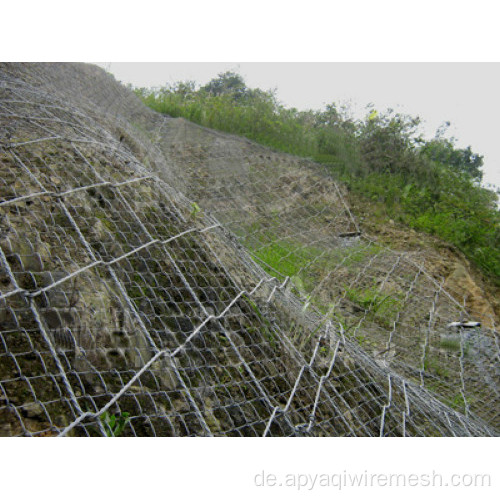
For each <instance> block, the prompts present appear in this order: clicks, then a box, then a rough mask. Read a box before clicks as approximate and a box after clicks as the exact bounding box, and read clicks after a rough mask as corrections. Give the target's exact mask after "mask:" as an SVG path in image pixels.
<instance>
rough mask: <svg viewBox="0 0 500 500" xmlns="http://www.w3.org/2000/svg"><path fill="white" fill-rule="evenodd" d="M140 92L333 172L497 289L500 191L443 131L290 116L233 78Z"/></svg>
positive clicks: (337, 111)
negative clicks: (452, 251) (427, 135)
mask: <svg viewBox="0 0 500 500" xmlns="http://www.w3.org/2000/svg"><path fill="white" fill-rule="evenodd" d="M136 93H137V94H138V95H139V96H140V97H141V98H142V100H143V101H144V102H145V103H146V104H147V105H148V106H150V107H151V108H153V109H155V110H156V111H159V112H162V113H166V114H169V115H171V116H174V117H179V116H182V117H184V118H187V119H188V120H191V121H193V122H196V123H198V124H201V125H203V126H207V127H211V128H215V129H218V130H222V131H225V132H230V133H233V134H239V135H243V136H246V137H248V138H250V139H253V140H255V141H257V142H259V143H261V144H264V145H266V146H270V147H272V148H274V149H277V150H281V151H285V152H288V153H292V154H296V155H300V156H304V157H308V158H312V159H314V160H315V161H317V162H320V163H323V164H325V165H327V166H328V168H329V169H330V170H331V172H332V174H333V175H335V176H336V177H339V178H340V179H341V180H342V181H344V182H345V183H346V184H347V185H348V187H349V188H350V189H351V190H352V191H354V192H356V193H358V194H360V195H362V196H363V197H365V198H368V199H369V200H371V201H372V202H375V203H378V204H380V205H381V206H383V208H384V210H383V212H384V214H385V217H386V218H391V219H394V220H396V221H398V222H400V223H403V224H406V225H407V226H409V227H412V228H414V229H416V230H419V231H423V232H426V233H430V234H434V235H436V236H439V237H440V238H442V239H443V240H445V241H447V242H449V243H451V244H453V245H456V246H457V247H458V248H459V249H460V250H462V251H463V252H464V253H465V254H466V255H467V257H468V258H469V259H471V260H472V261H473V262H475V263H476V264H477V265H478V266H479V267H480V268H481V269H482V271H483V272H484V274H485V275H487V276H489V277H491V278H492V279H493V280H494V281H496V282H497V283H500V212H499V211H498V208H497V206H496V201H497V194H496V193H494V192H492V191H490V190H488V189H485V188H483V187H481V186H480V181H481V177H482V173H481V170H480V168H481V166H482V164H483V158H482V157H481V156H480V155H478V154H476V153H474V152H472V151H471V149H470V147H468V148H465V149H459V148H457V147H456V146H455V143H454V140H453V139H451V140H450V139H445V138H444V137H443V135H444V130H443V129H440V130H438V132H437V133H436V136H435V137H434V138H433V139H432V140H424V139H423V138H422V136H421V135H419V132H418V130H419V124H420V120H419V119H418V118H414V117H410V116H407V115H402V114H399V113H394V112H393V111H392V110H388V111H387V112H386V113H379V112H377V111H376V110H374V109H370V110H369V112H368V113H367V116H366V118H365V119H363V120H353V119H352V118H351V117H350V116H349V114H348V110H346V109H343V108H339V107H337V106H336V105H335V104H334V103H332V104H329V105H327V106H326V107H325V109H324V110H321V111H312V110H308V111H298V110H297V109H295V108H292V109H288V108H285V107H284V106H282V105H281V104H280V103H279V102H278V100H277V99H276V95H275V93H274V92H273V91H262V90H260V89H250V88H248V87H247V86H246V84H245V82H244V80H243V79H242V77H241V76H240V75H237V74H235V73H231V72H226V73H223V74H220V75H219V76H218V77H217V78H214V79H213V80H212V81H210V82H209V83H208V84H207V85H205V86H203V87H197V86H196V84H195V83H194V82H189V81H188V82H181V83H177V84H175V85H171V86H167V87H163V88H161V89H159V90H148V89H137V90H136ZM448 125H449V124H448ZM273 250H277V249H273ZM277 253H279V252H278V251H277ZM300 259H301V258H300V256H299V257H298V262H297V263H296V265H297V266H299V265H300V264H301V261H300ZM291 266H292V268H293V267H296V266H295V264H291ZM280 271H281V269H280ZM290 271H293V269H291V270H290ZM285 274H290V273H289V272H285Z"/></svg>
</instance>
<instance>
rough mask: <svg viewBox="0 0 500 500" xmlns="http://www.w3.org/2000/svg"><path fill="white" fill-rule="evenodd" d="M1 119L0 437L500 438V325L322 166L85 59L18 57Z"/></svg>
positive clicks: (0, 69)
mask: <svg viewBox="0 0 500 500" xmlns="http://www.w3.org/2000/svg"><path fill="white" fill-rule="evenodd" d="M0 130H1V131H2V132H1V133H0V167H1V173H2V175H1V182H0V262H1V274H0V283H1V288H0V434H1V435H27V436H33V435H38V436H43V435H59V436H98V435H110V434H113V432H115V431H116V432H118V431H117V430H116V429H117V427H113V426H111V427H110V426H109V422H110V419H111V418H116V419H117V420H119V419H120V418H121V419H123V422H124V423H125V426H124V428H123V430H121V429H120V432H122V435H126V436H148V435H151V436H193V435H207V436H263V435H264V436H410V435H416V436H428V435H451V436H458V435H495V434H496V433H497V432H498V428H499V427H500V426H499V422H498V398H499V395H498V352H499V348H498V334H497V333H496V330H495V322H494V318H492V321H490V324H489V325H484V324H483V327H482V328H476V329H475V330H472V331H465V330H463V329H459V330H458V331H454V330H450V329H449V328H447V326H446V325H447V324H448V323H450V321H456V320H457V319H460V318H463V317H465V316H466V315H467V314H468V311H467V310H466V309H467V308H466V307H465V308H464V306H463V305H461V303H460V301H459V298H457V297H454V296H453V293H452V290H447V287H446V283H445V282H444V281H443V280H441V279H440V278H439V277H438V276H432V275H431V273H430V271H428V270H426V269H425V266H424V259H423V258H422V257H421V256H420V255H419V254H418V253H410V252H395V251H393V250H390V249H388V248H385V247H384V246H382V245H380V244H378V243H377V242H376V241H373V240H372V239H371V238H369V237H367V236H365V235H363V234H361V231H360V226H359V224H358V222H357V221H356V219H355V218H354V216H353V214H352V213H351V210H350V208H349V205H348V203H347V201H346V193H345V191H343V189H342V187H341V186H340V185H339V184H337V183H336V182H335V181H334V180H333V179H332V178H331V176H330V174H329V173H328V171H326V170H325V169H324V168H322V167H320V166H318V165H315V164H313V163H312V162H309V161H307V160H298V159H296V158H294V157H292V156H290V155H285V154H281V153H276V152H272V151H270V150H268V149H266V148H263V147H261V146H258V145H255V144H252V143H250V142H249V141H246V140H245V139H242V138H237V137H234V136H227V135H225V134H221V133H218V132H214V131H209V130H206V129H203V128H202V127H198V126H196V125H193V124H190V123H188V122H186V121H184V120H174V119H171V118H168V117H164V116H160V115H158V114H156V113H153V112H152V111H150V110H148V109H147V108H145V107H144V106H143V105H142V104H141V103H140V102H139V101H138V100H137V99H136V98H135V97H134V96H133V95H132V94H131V93H130V91H128V90H127V89H125V88H123V87H122V86H120V85H119V84H117V83H116V82H115V81H113V79H112V78H111V77H110V76H109V75H106V74H105V73H104V72H103V71H102V70H99V69H97V68H95V67H92V66H87V65H72V64H47V65H44V64H35V65H28V64H20V65H16V64H2V65H0ZM473 319H474V318H473Z"/></svg>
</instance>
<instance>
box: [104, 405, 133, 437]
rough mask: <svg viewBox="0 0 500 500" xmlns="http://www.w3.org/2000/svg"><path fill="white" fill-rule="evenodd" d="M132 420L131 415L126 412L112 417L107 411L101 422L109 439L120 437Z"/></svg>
mask: <svg viewBox="0 0 500 500" xmlns="http://www.w3.org/2000/svg"><path fill="white" fill-rule="evenodd" d="M129 420H130V417H129V413H127V412H126V411H124V412H123V413H121V414H120V415H118V416H116V415H111V414H109V413H108V412H107V411H105V412H104V413H103V414H102V415H101V421H102V423H103V425H104V430H105V431H106V436H108V437H118V436H119V435H120V434H121V433H122V432H123V429H124V428H125V426H126V425H127V424H128V422H129Z"/></svg>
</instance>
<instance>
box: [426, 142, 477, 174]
mask: <svg viewBox="0 0 500 500" xmlns="http://www.w3.org/2000/svg"><path fill="white" fill-rule="evenodd" d="M421 151H422V153H423V154H424V155H425V156H427V157H428V158H429V159H430V160H432V161H436V162H439V163H441V164H442V165H446V166H448V167H449V168H451V169H452V170H453V171H455V172H457V173H460V174H466V175H468V176H470V177H471V178H472V179H474V180H476V181H481V179H482V178H483V173H482V172H481V170H480V169H481V167H482V166H483V158H484V157H483V156H481V155H478V154H476V153H474V152H473V151H472V150H471V147H470V146H467V147H466V148H464V149H456V148H455V147H454V146H453V139H452V140H449V139H441V138H435V139H433V140H432V141H429V142H427V143H425V144H424V146H423V147H422V148H421Z"/></svg>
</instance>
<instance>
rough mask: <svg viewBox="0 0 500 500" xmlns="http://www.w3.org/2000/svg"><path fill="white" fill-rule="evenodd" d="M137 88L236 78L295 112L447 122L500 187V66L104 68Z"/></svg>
mask: <svg viewBox="0 0 500 500" xmlns="http://www.w3.org/2000/svg"><path fill="white" fill-rule="evenodd" d="M99 65H101V66H103V67H105V68H106V69H108V70H109V71H110V72H111V73H113V74H114V75H115V77H116V78H117V79H118V80H120V81H122V82H124V83H131V84H133V85H135V86H139V87H141V86H144V87H154V86H161V85H164V84H166V83H173V82H175V81H180V80H195V81H196V82H198V83H199V84H204V83H206V82H207V81H209V80H210V79H211V78H214V77H215V76H217V74H218V73H220V72H222V71H226V70H235V71H237V72H239V73H240V74H241V75H242V76H243V77H244V78H245V81H246V83H247V85H248V86H250V87H259V88H261V89H264V90H267V89H271V88H276V89H277V95H278V98H279V100H280V101H281V102H282V103H283V104H285V105H286V106H289V107H292V106H293V107H296V108H298V109H301V110H304V109H309V108H311V109H320V108H322V107H324V105H325V104H326V103H331V102H337V103H340V102H345V101H351V103H352V105H353V106H354V110H357V113H358V116H362V115H363V114H364V113H365V111H364V108H365V106H366V105H367V104H368V103H373V104H374V105H375V107H376V108H377V109H379V110H384V109H386V108H388V107H391V108H394V109H396V110H397V111H401V112H406V113H409V114H411V115H418V116H420V117H421V118H422V119H423V120H424V125H423V130H424V133H425V134H426V136H427V137H432V136H433V135H434V133H435V131H436V129H437V128H438V127H439V126H440V125H441V124H442V123H443V122H444V121H450V122H451V128H450V133H451V135H453V136H455V137H456V138H457V140H458V142H457V144H458V145H459V146H460V147H466V146H468V145H470V146H471V147H472V149H473V151H474V152H477V153H479V154H482V155H484V159H485V165H484V168H483V170H484V182H485V183H491V184H494V185H496V186H500V148H499V140H498V133H499V125H498V124H499V119H500V99H499V98H498V93H499V89H500V64H499V63H489V64H488V63H234V62H233V63H220V62H219V63H208V62H203V63H193V62H192V63H178V62H177V63H99Z"/></svg>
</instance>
